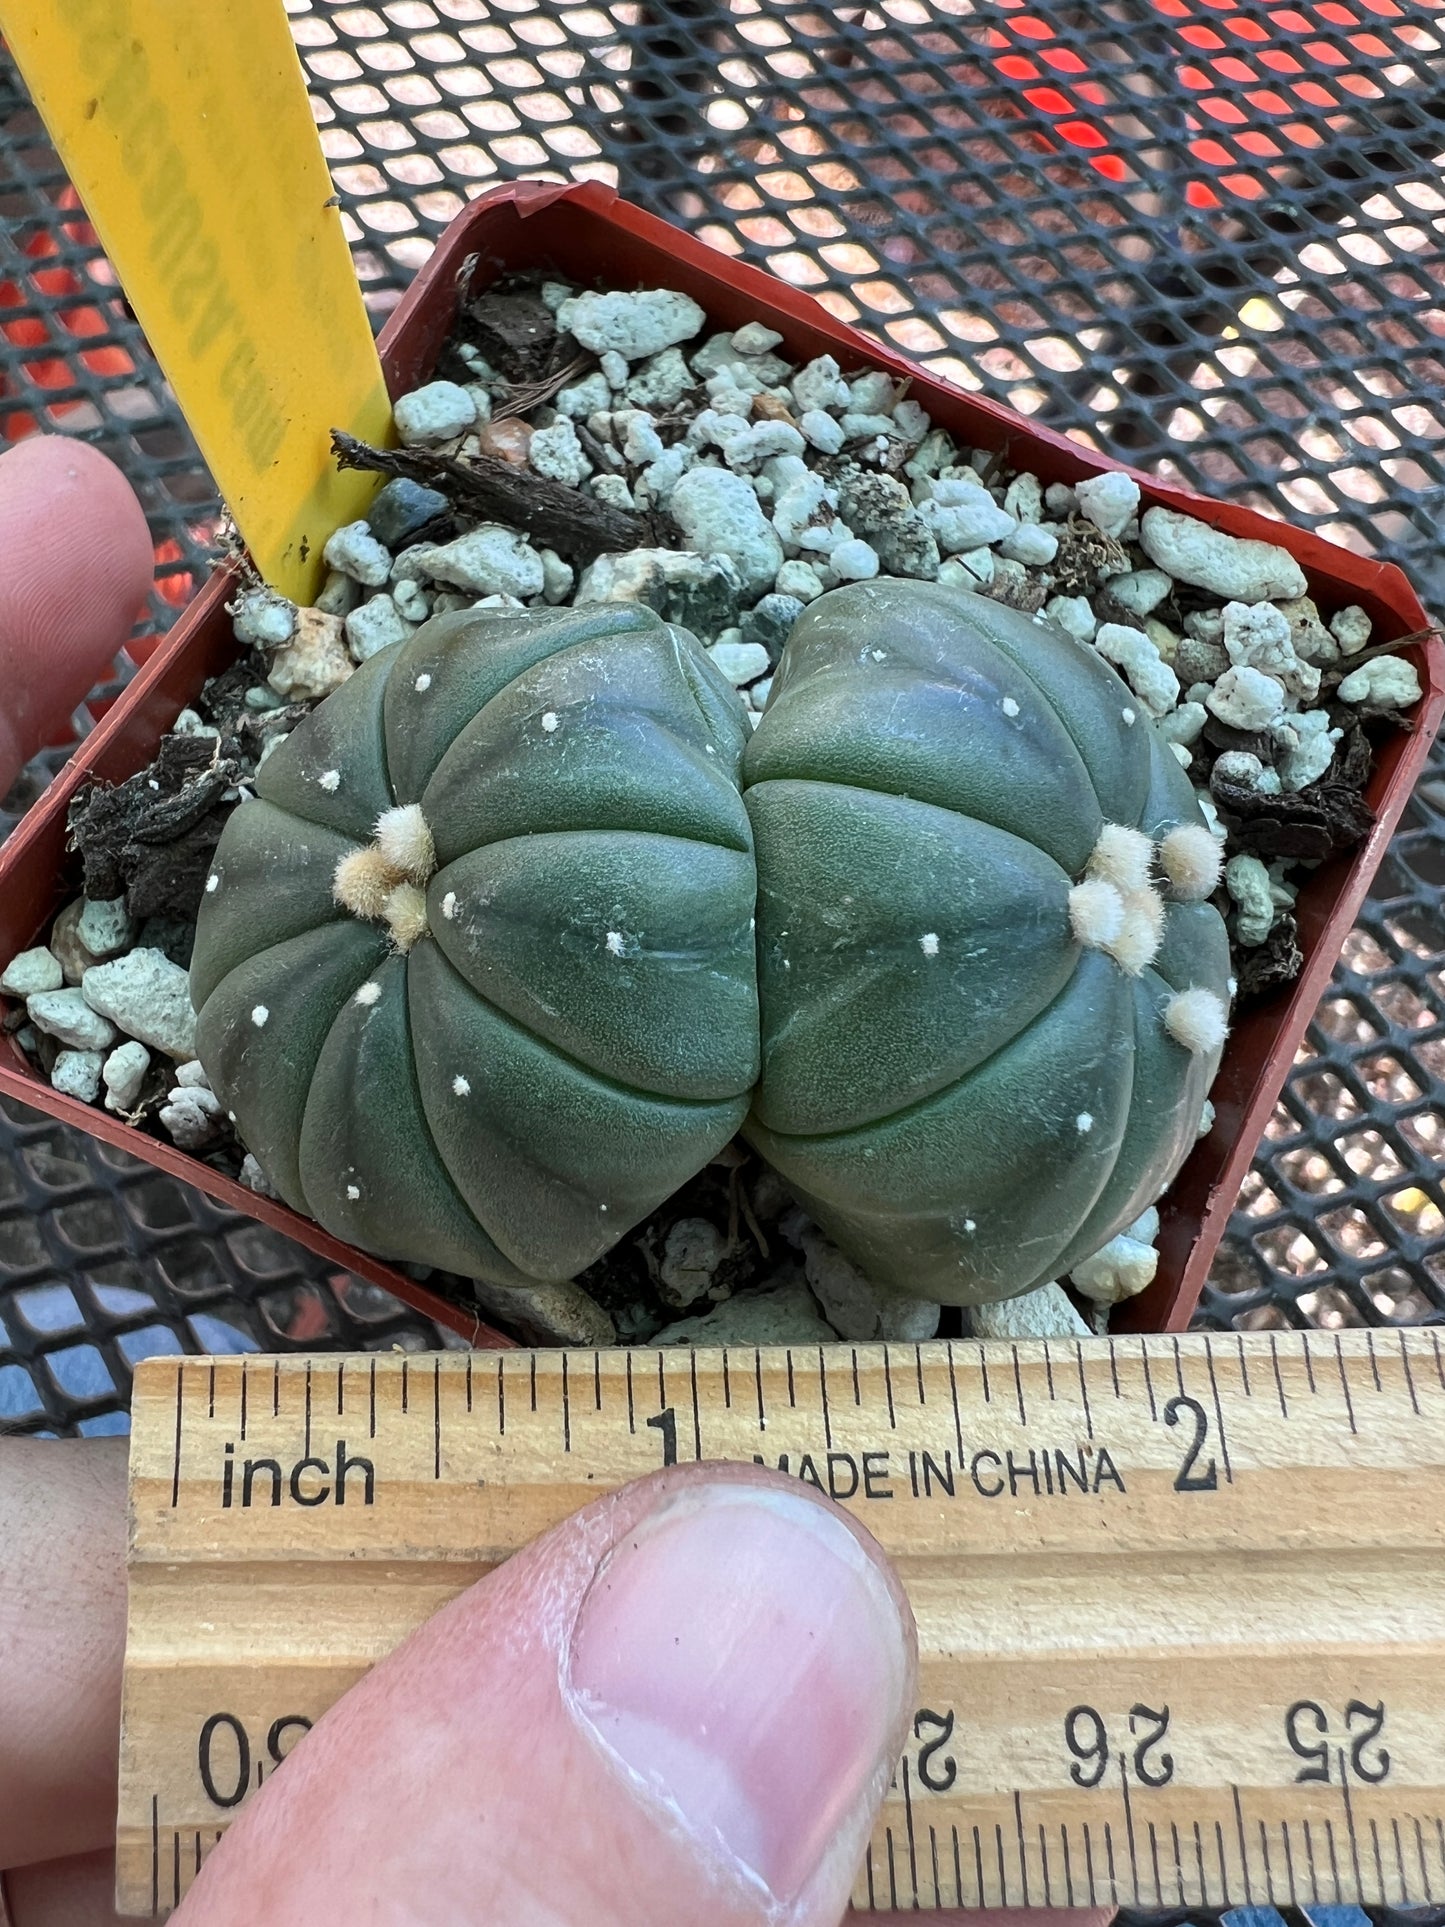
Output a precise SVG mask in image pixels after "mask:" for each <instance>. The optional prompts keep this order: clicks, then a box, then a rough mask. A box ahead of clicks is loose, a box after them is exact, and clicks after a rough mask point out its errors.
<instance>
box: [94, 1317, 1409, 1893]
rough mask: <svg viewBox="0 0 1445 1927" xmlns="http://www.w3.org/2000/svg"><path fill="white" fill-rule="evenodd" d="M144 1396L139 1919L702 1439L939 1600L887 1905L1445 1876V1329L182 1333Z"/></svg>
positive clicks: (150, 1366) (152, 1372) (893, 1819)
mask: <svg viewBox="0 0 1445 1927" xmlns="http://www.w3.org/2000/svg"><path fill="white" fill-rule="evenodd" d="M134 1427H135V1429H134V1436H133V1443H132V1451H131V1498H132V1506H133V1538H132V1551H131V1568H130V1627H129V1641H128V1647H127V1654H126V1678H125V1710H124V1736H123V1740H122V1748H121V1796H120V1822H119V1877H118V1890H119V1905H120V1908H121V1911H122V1912H131V1913H140V1914H150V1913H160V1912H165V1911H166V1910H167V1909H169V1908H170V1907H172V1906H173V1905H175V1904H176V1903H177V1902H178V1901H179V1900H180V1898H181V1896H182V1895H183V1894H184V1893H185V1891H186V1888H187V1886H188V1885H189V1883H190V1881H191V1879H192V1877H193V1875H194V1874H195V1872H196V1869H197V1868H198V1867H199V1865H200V1863H201V1861H202V1859H203V1858H204V1856H205V1854H206V1852H207V1850H208V1849H209V1847H210V1846H211V1845H212V1844H213V1843H214V1842H215V1841H216V1840H218V1839H219V1838H220V1836H221V1832H222V1830H223V1829H224V1827H225V1826H226V1824H227V1822H228V1821H229V1820H230V1819H231V1818H232V1816H233V1815H234V1814H235V1812H236V1811H237V1809H238V1807H239V1806H240V1805H241V1803H242V1802H243V1801H244V1800H245V1799H246V1797H247V1796H248V1795H249V1794H250V1793H251V1792H252V1791H253V1790H254V1789H255V1788H256V1787H258V1786H260V1785H261V1784H262V1783H263V1782H264V1781H265V1780H266V1779H267V1778H268V1777H269V1775H270V1774H271V1773H273V1772H274V1771H275V1769H276V1767H277V1765H278V1764H279V1763H280V1762H281V1761H282V1760H284V1758H285V1756H286V1754H287V1752H288V1751H289V1749H290V1747H291V1746H292V1745H293V1744H295V1743H296V1741H297V1740H298V1739H300V1738H301V1737H302V1736H303V1735H304V1733H305V1731H306V1729H307V1727H308V1726H309V1725H310V1724H311V1723H312V1722H313V1721H314V1720H316V1719H317V1718H318V1717H319V1716H320V1715H321V1714H322V1713H323V1712H324V1711H325V1709H326V1708H327V1707H328V1706H329V1705H331V1703H332V1702H333V1701H334V1700H335V1699H336V1698H337V1697H338V1696H339V1695H340V1694H341V1693H343V1692H344V1691H345V1690H346V1688H347V1687H348V1686H350V1685H351V1684H352V1683H353V1682H354V1681H355V1680H357V1679H358V1678H360V1676H361V1675H362V1674H363V1673H364V1672H365V1671H366V1670H367V1668H368V1667H369V1666H370V1665H372V1664H373V1662H374V1661H375V1660H377V1659H378V1658H380V1657H381V1656H382V1655H383V1654H385V1653H386V1652H387V1651H389V1650H390V1649H391V1648H392V1647H393V1646H395V1645H396V1643H397V1642H398V1641H399V1640H400V1639H401V1638H402V1637H403V1636H404V1635H405V1634H406V1633H407V1632H408V1631H410V1630H411V1628H413V1627H414V1626H416V1625H417V1624H418V1623H419V1622H420V1621H421V1620H422V1619H424V1618H425V1617H426V1616H427V1615H428V1614H429V1613H431V1612H433V1611H434V1610H435V1609H436V1608H437V1607H438V1606H440V1605H441V1604H442V1603H443V1602H444V1601H446V1600H447V1599H449V1598H451V1597H452V1596H453V1595H454V1594H455V1593H457V1592H458V1591H460V1590H461V1588H462V1587H464V1586H467V1585H469V1584H470V1583H471V1582H472V1581H473V1580H475V1579H477V1578H479V1577H480V1576H481V1575H482V1574H483V1573H485V1572H486V1571H488V1570H489V1569H490V1568H491V1567H492V1566H494V1565H496V1564H497V1562H498V1561H499V1560H501V1559H504V1558H505V1557H506V1556H507V1554H508V1553H510V1552H512V1551H513V1550H515V1549H516V1548H517V1547H518V1546H520V1545H522V1544H524V1543H525V1542H526V1541H527V1540H529V1539H530V1538H532V1537H533V1536H534V1535H535V1534H537V1533H539V1532H541V1531H543V1530H544V1529H545V1528H547V1527H549V1526H551V1525H553V1524H554V1523H555V1522H556V1521H558V1520H560V1519H562V1518H564V1517H565V1516H566V1515H567V1514H568V1513H570V1512H572V1511H573V1510H574V1509H575V1508H577V1507H578V1506H581V1505H583V1504H585V1503H586V1502H587V1501H588V1500H589V1499H590V1498H592V1497H593V1496H594V1495H595V1494H596V1493H597V1492H598V1491H599V1490H601V1489H604V1488H606V1487H609V1486H612V1485H616V1484H619V1483H621V1482H622V1481H624V1480H626V1479H630V1478H633V1477H634V1476H636V1475H638V1474H640V1473H643V1472H647V1471H650V1470H652V1469H653V1468H654V1467H656V1466H658V1465H660V1464H662V1463H664V1461H670V1460H674V1459H678V1460H688V1459H695V1458H725V1459H741V1460H752V1459H755V1458H756V1459H758V1460H760V1461H762V1462H763V1463H764V1464H766V1465H769V1466H775V1467H781V1468H782V1469H783V1471H785V1472H786V1473H788V1474H789V1476H791V1477H793V1478H800V1479H805V1480H807V1481H808V1482H809V1483H810V1484H813V1485H816V1486H818V1487H820V1488H821V1489H822V1490H824V1491H831V1492H832V1493H833V1494H834V1495H835V1496H836V1497H838V1498H840V1499H841V1500H842V1501H843V1502H844V1503H845V1504H846V1505H847V1506H848V1507H849V1508H850V1509H851V1510H852V1511H854V1512H855V1513H856V1514H857V1515H858V1516H859V1517H861V1518H862V1519H863V1520H865V1521H866V1523H867V1525H868V1526H869V1527H870V1529H871V1530H872V1531H873V1532H874V1533H875V1534H876V1535H877V1537H878V1539H879V1540H880V1541H881V1542H882V1544H883V1545H884V1546H885V1547H886V1548H887V1549H888V1551H889V1552H890V1553H891V1554H892V1556H893V1557H894V1559H895V1560H896V1561H897V1563H898V1567H899V1570H900V1572H901V1574H902V1576H903V1580H904V1583H905V1585H906V1586H907V1589H908V1593H909V1597H910V1598H911V1600H912V1602H913V1608H914V1611H915V1613H916V1615H917V1618H918V1626H919V1633H920V1638H921V1647H922V1669H921V1673H920V1678H919V1686H918V1705H917V1712H916V1715H915V1718H914V1720H913V1723H912V1733H911V1737H910V1739H909V1742H908V1746H907V1749H906V1752H905V1754H904V1757H903V1759H902V1760H901V1761H900V1762H899V1767H898V1772H897V1775H896V1778H895V1781H894V1785H893V1788H892V1791H891V1793H890V1795H889V1798H888V1801H887V1804H886V1806H885V1808H884V1810H883V1813H882V1815H881V1817H880V1820H879V1824H878V1827H877V1830H876V1832H875V1834H874V1836H873V1841H872V1845H871V1848H870V1850H869V1853H868V1856H867V1860H866V1863H865V1865H864V1867H863V1869H862V1871H861V1873H860V1875H859V1879H858V1885H857V1888H856V1890H855V1894H854V1903H855V1905H856V1906H857V1907H858V1908H860V1909H868V1910H872V1911H875V1912H887V1911H889V1910H891V1909H894V1908H897V1909H900V1910H905V1911H906V1910H912V1909H914V1908H924V1909H936V1908H953V1907H959V1906H961V1907H978V1906H989V1907H997V1906H1006V1907H1044V1906H1048V1907H1064V1906H1077V1907H1084V1906H1094V1907H1098V1906H1104V1905H1108V1904H1111V1903H1119V1904H1122V1905H1128V1906H1141V1907H1175V1906H1208V1907H1223V1906H1226V1905H1230V1906H1233V1905H1239V1904H1246V1905H1247V1904H1263V1903H1267V1902H1278V1903H1285V1902H1293V1903H1316V1902H1319V1903H1324V1904H1332V1903H1334V1902H1353V1901H1375V1902H1390V1903H1393V1904H1395V1905H1412V1906H1413V1905H1420V1904H1423V1903H1431V1902H1433V1903H1439V1902H1441V1901H1442V1900H1445V1356H1442V1346H1441V1342H1440V1337H1439V1335H1438V1334H1436V1333H1435V1332H1432V1331H1428V1330H1414V1331H1388V1332H1368V1331H1358V1332H1349V1333H1344V1334H1337V1333H1321V1332H1310V1333H1304V1332H1292V1333H1288V1334H1275V1333H1268V1334H1264V1333H1260V1334H1254V1335H1252V1336H1250V1337H1237V1336H1235V1335H1233V1334H1230V1335H1228V1336H1223V1337H1221V1336H1206V1335H1204V1334H1199V1335H1191V1336H1188V1337H1173V1336H1168V1335H1165V1336H1157V1337H1148V1338H1143V1339H1133V1338H1130V1339H1119V1340H1116V1341H1114V1342H1112V1343H1109V1342H1104V1341H1098V1342H1094V1341H1086V1342H1084V1343H1082V1344H1079V1343H1074V1342H1065V1341H1059V1342H1054V1343H1048V1344H1042V1343H1035V1344H1027V1345H1025V1344H1020V1345H1012V1344H1008V1343H996V1344H989V1345H979V1344H976V1343H974V1342H971V1341H969V1342H957V1343H953V1344H932V1345H923V1346H917V1347H915V1346H863V1345H860V1346H856V1347H849V1346H846V1345H837V1346H825V1347H822V1348H819V1347H817V1346H809V1347H798V1348H794V1349H791V1350H782V1349H778V1350H765V1351H761V1352H758V1351H751V1350H732V1351H721V1350H716V1351H702V1352H697V1353H688V1352H680V1351H663V1352H650V1351H633V1352H624V1351H615V1352H601V1353H595V1352H543V1353H537V1354H532V1353H527V1352H507V1353H501V1354H483V1353H477V1354H470V1355H469V1354H464V1353H456V1352H451V1353H445V1354H442V1355H441V1356H437V1357H432V1356H423V1357H406V1356H401V1355H391V1356H381V1357H378V1356H363V1357H345V1358H330V1357H317V1358H311V1359H306V1358H297V1357H293V1358H284V1359H274V1358H249V1359H238V1358H224V1359H215V1360H208V1359H198V1358H187V1359H177V1358H157V1359H151V1360H149V1361H147V1362H146V1363H145V1364H143V1365H142V1366H140V1367H139V1369H138V1371H137V1373H136V1383H135V1405H134Z"/></svg>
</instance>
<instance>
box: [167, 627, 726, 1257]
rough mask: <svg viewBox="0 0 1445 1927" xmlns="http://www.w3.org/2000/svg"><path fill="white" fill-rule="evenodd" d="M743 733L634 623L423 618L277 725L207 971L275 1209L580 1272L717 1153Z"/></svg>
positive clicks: (206, 989)
mask: <svg viewBox="0 0 1445 1927" xmlns="http://www.w3.org/2000/svg"><path fill="white" fill-rule="evenodd" d="M746 735H747V725H746V722H745V719H744V716H743V712H742V709H741V705H740V703H739V701H738V699H737V697H736V695H735V694H734V692H733V690H732V689H731V688H730V687H729V686H728V684H726V683H725V682H724V681H723V679H722V678H721V677H720V676H719V675H718V673H717V671H716V670H715V669H714V668H713V666H712V664H711V663H710V662H709V661H708V659H707V658H706V656H705V655H704V654H703V652H702V650H701V649H700V648H699V647H698V645H697V644H696V643H695V642H694V640H693V638H692V637H691V636H689V635H687V634H686V632H684V631H681V630H677V629H673V628H669V627H668V626H667V625H665V624H664V623H663V622H662V621H660V620H659V618H658V617H657V616H655V615H654V614H653V613H652V612H651V611H650V610H647V609H644V608H640V607H637V606H634V605H625V604H601V605H598V606H596V607H592V608H585V609H575V610H573V609H557V610H546V611H538V612H525V613H520V614H517V615H492V614H486V615H476V614H472V613H470V612H468V613H463V614H459V615H450V616H442V617H438V618H435V619H433V620H432V621H430V622H428V623H426V624H424V625H423V627H422V628H420V629H419V630H418V631H417V632H416V633H415V635H413V636H412V637H410V638H409V639H408V640H407V641H406V642H404V643H399V644H396V645H394V646H393V647H391V648H388V649H386V650H383V651H382V652H381V653H380V654H378V655H375V656H373V657H371V658H370V660H368V661H367V662H366V663H364V664H363V666H362V667H361V668H360V669H358V670H357V671H356V672H355V673H354V674H353V675H352V676H351V677H350V679H349V680H348V681H347V682H346V683H345V684H343V686H342V687H341V688H340V689H339V690H338V691H337V692H336V693H335V694H334V695H332V696H330V697H329V698H328V699H327V700H326V701H325V702H324V703H322V704H321V705H320V706H319V707H318V708H317V709H316V710H315V711H314V712H313V713H312V714H311V715H310V716H309V717H307V718H306V720H305V721H304V722H303V723H302V724H301V725H300V726H299V727H298V728H297V729H296V730H294V731H293V732H292V734H291V735H290V737H289V738H288V739H287V740H286V741H285V742H284V743H283V744H282V746H281V747H280V748H279V749H278V750H276V751H275V752H274V753H273V754H272V755H271V756H269V757H268V758H267V759H266V763H265V766H264V768H263V769H262V770H261V772H260V774H259V777H258V779H257V784H256V787H257V791H258V796H257V799H256V800H254V801H252V802H248V803H246V804H244V805H243V806H242V807H241V808H239V809H237V810H236V811H235V812H234V813H233V815H232V817H231V820H230V822H229V823H228V824H227V826H226V830H225V833H224V835H223V837H222V839H221V843H220V846H219V848H218V850H217V852H216V857H215V861H214V864H213V867H212V871H211V875H210V877H209V878H208V880H207V884H206V891H205V894H204V897H203V900H202V911H201V916H200V920H199V927H198V930H197V936H196V948H195V955H194V961H193V963H192V967H191V992H192V998H193V1001H194V1002H195V1005H196V1009H197V1011H198V1013H199V1025H198V1050H199V1055H200V1058H201V1061H202V1063H203V1064H204V1066H205V1068H206V1071H207V1073H208V1075H209V1077H210V1079H211V1083H212V1086H213V1088H214V1089H215V1091H216V1093H217V1095H218V1096H219V1097H220V1098H221V1100H222V1101H223V1103H224V1104H225V1105H226V1106H227V1108H228V1110H230V1111H231V1113H232V1114H233V1116H234V1117H235V1119H236V1122H237V1126H238V1129H239V1131H240V1134H241V1136H242V1138H243V1139H244V1141H245V1143H246V1144H247V1146H248V1147H249V1149H250V1150H251V1151H252V1152H253V1153H254V1154H255V1155H256V1157H257V1158H258V1160H259V1161H260V1163H261V1166H262V1168H263V1169H264V1171H265V1172H266V1173H267V1175H268V1176H269V1178H270V1179H271V1181H272V1182H273V1184H274V1185H275V1188H276V1189H277V1191H278V1192H279V1193H280V1194H281V1196H282V1197H283V1198H284V1199H285V1200H286V1202H287V1203H289V1204H290V1205H292V1206H293V1207H294V1208H295V1209H296V1210H298V1211H302V1212H306V1213H308V1214H309V1215H310V1216H312V1217H314V1218H315V1219H317V1220H318V1221H319V1222H320V1223H321V1224H322V1225H323V1226H324V1227H325V1228H326V1229H327V1230H328V1231H330V1232H332V1233H334V1234H335V1235H336V1236H338V1237H341V1238H345V1239H347V1240H349V1241H350V1242H351V1243H353V1244H356V1245H359V1246H360V1247H361V1248H362V1249H363V1250H367V1251H371V1252H374V1253H376V1254H377V1255H379V1256H382V1257H387V1258H394V1259H401V1260H410V1261H412V1262H415V1263H421V1264H427V1265H438V1266H442V1267H445V1268H446V1269H448V1270H452V1271H457V1272H461V1273H464V1274H468V1275H473V1276H481V1277H485V1278H488V1279H490V1280H493V1281H494V1282H501V1283H507V1282H518V1281H520V1280H524V1279H562V1278H568V1277H571V1276H572V1275H573V1274H574V1273H576V1272H577V1271H579V1270H581V1269H582V1268H583V1267H584V1266H586V1265H587V1264H589V1263H591V1262H592V1261H593V1260H594V1259H595V1258H597V1257H598V1256H599V1255H600V1254H601V1253H602V1252H604V1251H605V1250H607V1248H608V1247H609V1246H610V1245H612V1244H613V1243H614V1242H615V1241H616V1240H617V1239H618V1238H619V1237H620V1236H621V1235H622V1234H623V1233H624V1232H625V1231H626V1230H627V1229H628V1228H629V1226H631V1225H632V1224H634V1223H636V1222H637V1220H638V1219H640V1218H642V1217H644V1216H646V1214H647V1213H648V1212H649V1211H651V1210H652V1209H653V1208H655V1207H656V1206H657V1205H658V1204H659V1203H661V1201H662V1200H663V1199H664V1198H666V1197H667V1196H668V1195H669V1193H671V1192H672V1191H674V1190H675V1189H676V1188H677V1187H678V1186H679V1185H680V1184H682V1183H683V1182H685V1181H686V1179H687V1178H689V1177H690V1176H692V1175H693V1174H694V1173H695V1172H696V1171H697V1170H698V1169H700V1168H701V1166H702V1165H703V1164H705V1163H706V1162H707V1161H708V1159H709V1158H711V1157H712V1156H713V1155H714V1154H715V1153H716V1152H717V1151H718V1150H719V1149H720V1148H721V1147H722V1146H723V1145H724V1144H725V1143H726V1142H727V1140H728V1139H729V1138H730V1137H731V1136H732V1135H733V1134H734V1132H735V1131H736V1130H737V1128H738V1125H739V1124H740V1122H741V1121H742V1118H743V1116H744V1114H745V1112H746V1109H747V1102H748V1093H749V1091H750V1089H751V1086H752V1084H753V1082H754V1080H755V1077H756V1074H757V1064H758V1007H757V988H756V977H755V966H754V942H753V933H752V917H753V909H754V895H755V872H754V865H753V853H752V836H751V831H750V827H749V822H748V817H747V812H746V810H745V809H744V807H743V804H742V800H741V796H740V794H739V787H738V776H739V765H740V760H741V755H742V749H743V745H744V741H745V738H746Z"/></svg>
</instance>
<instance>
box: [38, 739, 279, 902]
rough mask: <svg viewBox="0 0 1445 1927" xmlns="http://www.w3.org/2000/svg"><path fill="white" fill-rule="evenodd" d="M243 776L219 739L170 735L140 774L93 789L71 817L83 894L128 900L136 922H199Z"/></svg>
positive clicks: (83, 794)
mask: <svg viewBox="0 0 1445 1927" xmlns="http://www.w3.org/2000/svg"><path fill="white" fill-rule="evenodd" d="M242 775H243V771H242V767H241V764H240V763H239V761H237V760H235V759H234V758H232V757H229V756H226V755H224V754H223V753H222V745H221V739H220V737H219V735H217V734H214V733H208V734H206V735H177V734H174V733H172V734H171V735H169V736H166V737H164V738H163V739H162V742H161V748H160V754H159V755H158V756H157V757H156V759H155V761H154V762H153V763H152V764H151V765H150V767H149V768H148V769H145V770H142V771H141V773H140V774H139V775H138V776H132V777H130V778H129V779H128V780H127V781H126V782H124V783H119V784H116V785H115V786H114V787H113V788H111V787H108V786H106V785H104V784H100V783H90V784H88V785H87V786H86V787H85V788H84V789H83V790H81V791H80V792H79V794H78V795H77V796H76V798H75V800H74V802H73V803H72V804H71V806H70V812H69V815H68V817H67V818H66V825H67V828H68V829H69V832H70V840H71V843H72V846H73V847H74V848H75V849H77V850H78V851H79V852H80V859H81V864H82V867H83V871H84V876H85V893H86V896H87V897H88V898H89V899H91V900H92V901H93V902H108V901H110V900H112V899H115V898H119V897H124V899H125V901H126V905H127V908H128V909H129V911H130V915H131V917H132V918H133V919H135V920H137V921H139V920H142V919H144V918H146V917H157V916H175V917H187V918H190V919H192V920H194V918H195V914H196V911H197V910H198V909H199V907H200V902H201V891H202V889H203V888H204V886H205V878H206V871H207V868H208V867H209V865H210V861H211V854H212V852H213V851H214V849H215V847H216V844H217V842H218V841H219V839H220V835H221V831H222V829H223V828H224V826H225V822H226V818H227V816H228V815H229V814H230V811H231V808H232V806H233V805H234V804H235V803H236V802H237V801H238V800H239V796H240V790H239V788H238V785H239V784H240V782H241V780H242Z"/></svg>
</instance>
